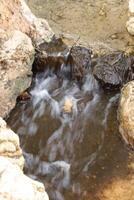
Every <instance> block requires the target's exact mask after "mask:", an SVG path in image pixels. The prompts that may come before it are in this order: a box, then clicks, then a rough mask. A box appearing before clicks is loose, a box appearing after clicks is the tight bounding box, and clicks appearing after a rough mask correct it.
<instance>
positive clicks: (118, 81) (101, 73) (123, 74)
mask: <svg viewBox="0 0 134 200" xmlns="http://www.w3.org/2000/svg"><path fill="white" fill-rule="evenodd" d="M128 73H129V66H128V59H127V58H126V57H125V55H124V53H120V52H115V53H112V54H109V55H106V56H102V57H99V58H97V59H96V63H95V64H94V69H93V74H94V77H95V78H96V79H97V80H98V81H99V82H100V84H101V85H102V87H103V88H104V89H112V90H113V89H118V88H120V86H122V85H123V84H124V82H126V81H127V77H128Z"/></svg>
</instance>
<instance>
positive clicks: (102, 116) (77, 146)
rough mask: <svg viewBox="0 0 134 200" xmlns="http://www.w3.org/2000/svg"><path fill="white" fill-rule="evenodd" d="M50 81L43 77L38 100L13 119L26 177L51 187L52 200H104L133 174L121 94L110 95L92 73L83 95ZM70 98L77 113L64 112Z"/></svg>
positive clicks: (38, 82)
mask: <svg viewBox="0 0 134 200" xmlns="http://www.w3.org/2000/svg"><path fill="white" fill-rule="evenodd" d="M45 76H46V75H45ZM45 76H44V74H39V75H37V78H36V85H35V87H34V88H33V90H32V91H31V95H32V100H31V101H29V102H27V103H26V104H18V105H17V106H16V107H15V109H14V110H13V111H12V112H11V114H10V117H9V119H8V124H9V125H10V126H11V128H12V129H13V130H14V131H15V132H16V133H17V134H18V135H19V136H20V142H21V147H22V149H23V154H24V156H25V159H26V162H25V173H26V174H27V175H28V176H31V177H32V178H34V179H37V180H41V181H42V182H43V183H44V184H45V187H46V190H47V192H48V194H49V196H50V200H63V199H65V200H68V199H70V200H76V199H86V200H87V199H89V200H92V199H97V200H98V199H99V196H98V192H99V191H101V190H102V189H103V188H105V186H106V185H108V184H109V183H110V182H111V181H112V180H113V179H114V178H118V179H124V178H125V176H127V175H128V172H129V163H130V162H131V161H132V159H133V157H132V158H129V156H130V155H131V152H130V151H129V150H128V149H127V148H126V147H125V146H124V144H123V142H122V141H121V139H120V136H119V132H118V124H117V117H116V116H117V105H118V99H119V94H115V93H112V94H104V92H103V91H101V89H100V88H99V86H98V83H97V82H96V80H95V79H94V78H93V76H92V75H91V74H90V73H88V74H87V76H86V79H85V83H84V85H83V88H82V89H81V90H80V89H79V87H78V86H77V84H76V83H74V82H70V81H67V80H64V81H63V83H62V85H61V87H59V80H58V79H57V77H56V76H55V75H54V74H51V76H48V77H47V78H44V77H45ZM66 99H71V100H72V102H73V109H72V112H71V113H65V112H64V110H63V105H64V102H65V100H66Z"/></svg>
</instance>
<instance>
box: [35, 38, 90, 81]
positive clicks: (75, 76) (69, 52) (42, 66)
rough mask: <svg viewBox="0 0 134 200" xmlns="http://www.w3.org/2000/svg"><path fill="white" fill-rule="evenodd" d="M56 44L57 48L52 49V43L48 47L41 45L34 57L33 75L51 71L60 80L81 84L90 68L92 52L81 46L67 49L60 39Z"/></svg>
mask: <svg viewBox="0 0 134 200" xmlns="http://www.w3.org/2000/svg"><path fill="white" fill-rule="evenodd" d="M53 44H56V43H53ZM57 44H58V47H57V48H56V47H55V48H53V47H52V43H51V45H50V47H48V45H47V46H46V44H42V46H41V47H40V50H38V52H37V54H36V56H35V60H34V63H33V73H34V74H36V73H37V72H45V71H51V72H53V73H55V74H57V75H58V76H59V77H61V78H68V79H70V80H76V81H77V82H79V83H82V80H83V78H84V76H85V74H86V73H87V71H88V70H90V67H91V54H92V51H91V50H90V49H88V48H86V47H82V46H73V47H72V48H70V49H68V47H67V46H66V45H65V44H64V43H63V42H62V41H61V39H60V40H59V42H57ZM59 44H60V45H59ZM46 49H47V50H46ZM46 51H47V52H48V53H47V54H46Z"/></svg>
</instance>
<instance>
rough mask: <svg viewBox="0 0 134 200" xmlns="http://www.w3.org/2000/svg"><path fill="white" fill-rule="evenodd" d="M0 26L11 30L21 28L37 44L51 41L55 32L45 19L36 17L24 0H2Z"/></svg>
mask: <svg viewBox="0 0 134 200" xmlns="http://www.w3.org/2000/svg"><path fill="white" fill-rule="evenodd" d="M0 16H1V17H0V28H1V29H3V30H5V31H7V32H9V33H10V32H11V31H14V30H20V31H21V32H23V33H25V34H27V35H28V36H29V37H30V38H31V39H32V41H33V42H34V43H35V44H40V43H42V42H43V41H50V40H51V38H52V36H53V35H54V33H53V32H52V30H51V28H50V27H49V25H48V23H47V21H46V20H45V19H39V18H36V17H35V16H34V15H33V13H32V12H31V10H30V9H29V7H28V6H27V4H26V3H25V1H24V0H1V1H0Z"/></svg>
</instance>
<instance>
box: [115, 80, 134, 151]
mask: <svg viewBox="0 0 134 200" xmlns="http://www.w3.org/2000/svg"><path fill="white" fill-rule="evenodd" d="M118 120H119V131H120V133H121V135H122V138H123V139H124V141H125V142H126V144H128V145H130V146H131V147H132V148H134V81H131V82H129V83H127V84H126V85H125V86H124V87H123V89H122V90H121V97H120V102H119V108H118Z"/></svg>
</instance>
